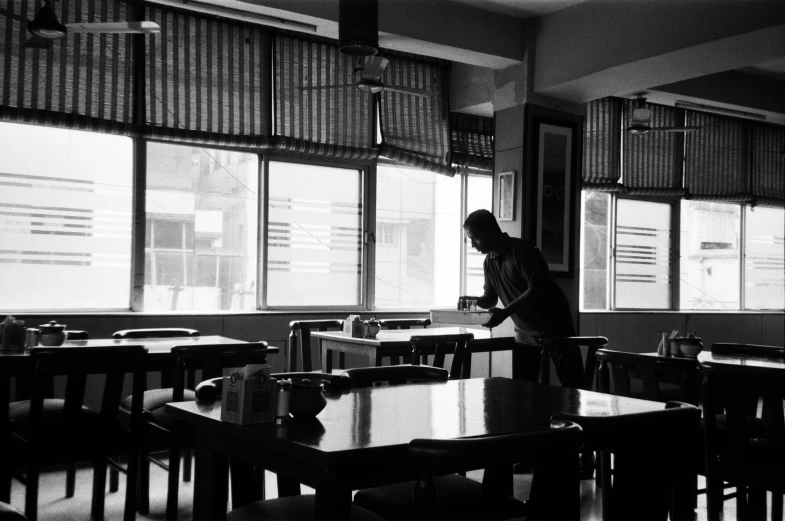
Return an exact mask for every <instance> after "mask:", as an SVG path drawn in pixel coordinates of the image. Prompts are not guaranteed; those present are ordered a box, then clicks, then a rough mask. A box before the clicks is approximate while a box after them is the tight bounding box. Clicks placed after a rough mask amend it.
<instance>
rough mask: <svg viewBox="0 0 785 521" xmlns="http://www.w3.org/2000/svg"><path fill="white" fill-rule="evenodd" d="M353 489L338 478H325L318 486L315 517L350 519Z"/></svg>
mask: <svg viewBox="0 0 785 521" xmlns="http://www.w3.org/2000/svg"><path fill="white" fill-rule="evenodd" d="M351 506H352V491H351V490H349V489H347V488H346V487H344V486H343V485H342V484H341V483H340V482H338V480H336V479H330V478H325V479H324V480H322V481H320V482H319V484H318V486H317V487H316V515H315V516H314V519H330V520H333V519H349V516H350V513H351Z"/></svg>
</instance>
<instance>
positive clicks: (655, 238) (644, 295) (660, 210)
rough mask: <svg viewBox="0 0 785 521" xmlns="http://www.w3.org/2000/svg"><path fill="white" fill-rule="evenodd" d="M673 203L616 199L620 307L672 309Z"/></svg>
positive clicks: (617, 284)
mask: <svg viewBox="0 0 785 521" xmlns="http://www.w3.org/2000/svg"><path fill="white" fill-rule="evenodd" d="M670 236H671V207H670V205H669V204H664V203H652V202H648V201H632V200H629V199H619V200H617V202H616V308H618V309H630V308H634V309H669V308H670Z"/></svg>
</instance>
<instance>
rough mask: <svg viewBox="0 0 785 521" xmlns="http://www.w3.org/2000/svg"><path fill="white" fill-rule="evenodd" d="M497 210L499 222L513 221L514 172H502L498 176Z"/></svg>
mask: <svg viewBox="0 0 785 521" xmlns="http://www.w3.org/2000/svg"><path fill="white" fill-rule="evenodd" d="M497 201H498V203H499V204H498V208H499V215H498V216H497V217H498V219H499V220H500V221H514V220H515V172H514V171H509V172H502V173H500V174H499V197H498V199H497Z"/></svg>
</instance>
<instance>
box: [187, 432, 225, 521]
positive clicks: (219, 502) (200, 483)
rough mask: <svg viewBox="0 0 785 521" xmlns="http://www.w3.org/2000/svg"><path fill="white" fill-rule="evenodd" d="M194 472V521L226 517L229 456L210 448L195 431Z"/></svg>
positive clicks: (208, 520) (207, 441)
mask: <svg viewBox="0 0 785 521" xmlns="http://www.w3.org/2000/svg"><path fill="white" fill-rule="evenodd" d="M194 456H195V459H196V472H195V476H194V503H193V504H194V512H193V518H194V520H195V521H202V520H204V521H210V520H222V519H226V504H227V499H228V498H227V496H228V488H229V487H228V486H227V484H228V481H229V458H228V457H227V456H226V455H224V454H220V453H218V452H215V451H213V450H212V449H211V448H210V443H209V440H205V439H204V437H203V436H202V435H200V434H199V433H198V431H197V435H196V446H195V450H194Z"/></svg>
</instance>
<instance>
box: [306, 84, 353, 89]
mask: <svg viewBox="0 0 785 521" xmlns="http://www.w3.org/2000/svg"><path fill="white" fill-rule="evenodd" d="M343 87H354V84H352V83H345V84H342V85H319V86H308V87H295V88H296V89H297V90H323V89H341V88H343Z"/></svg>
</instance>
